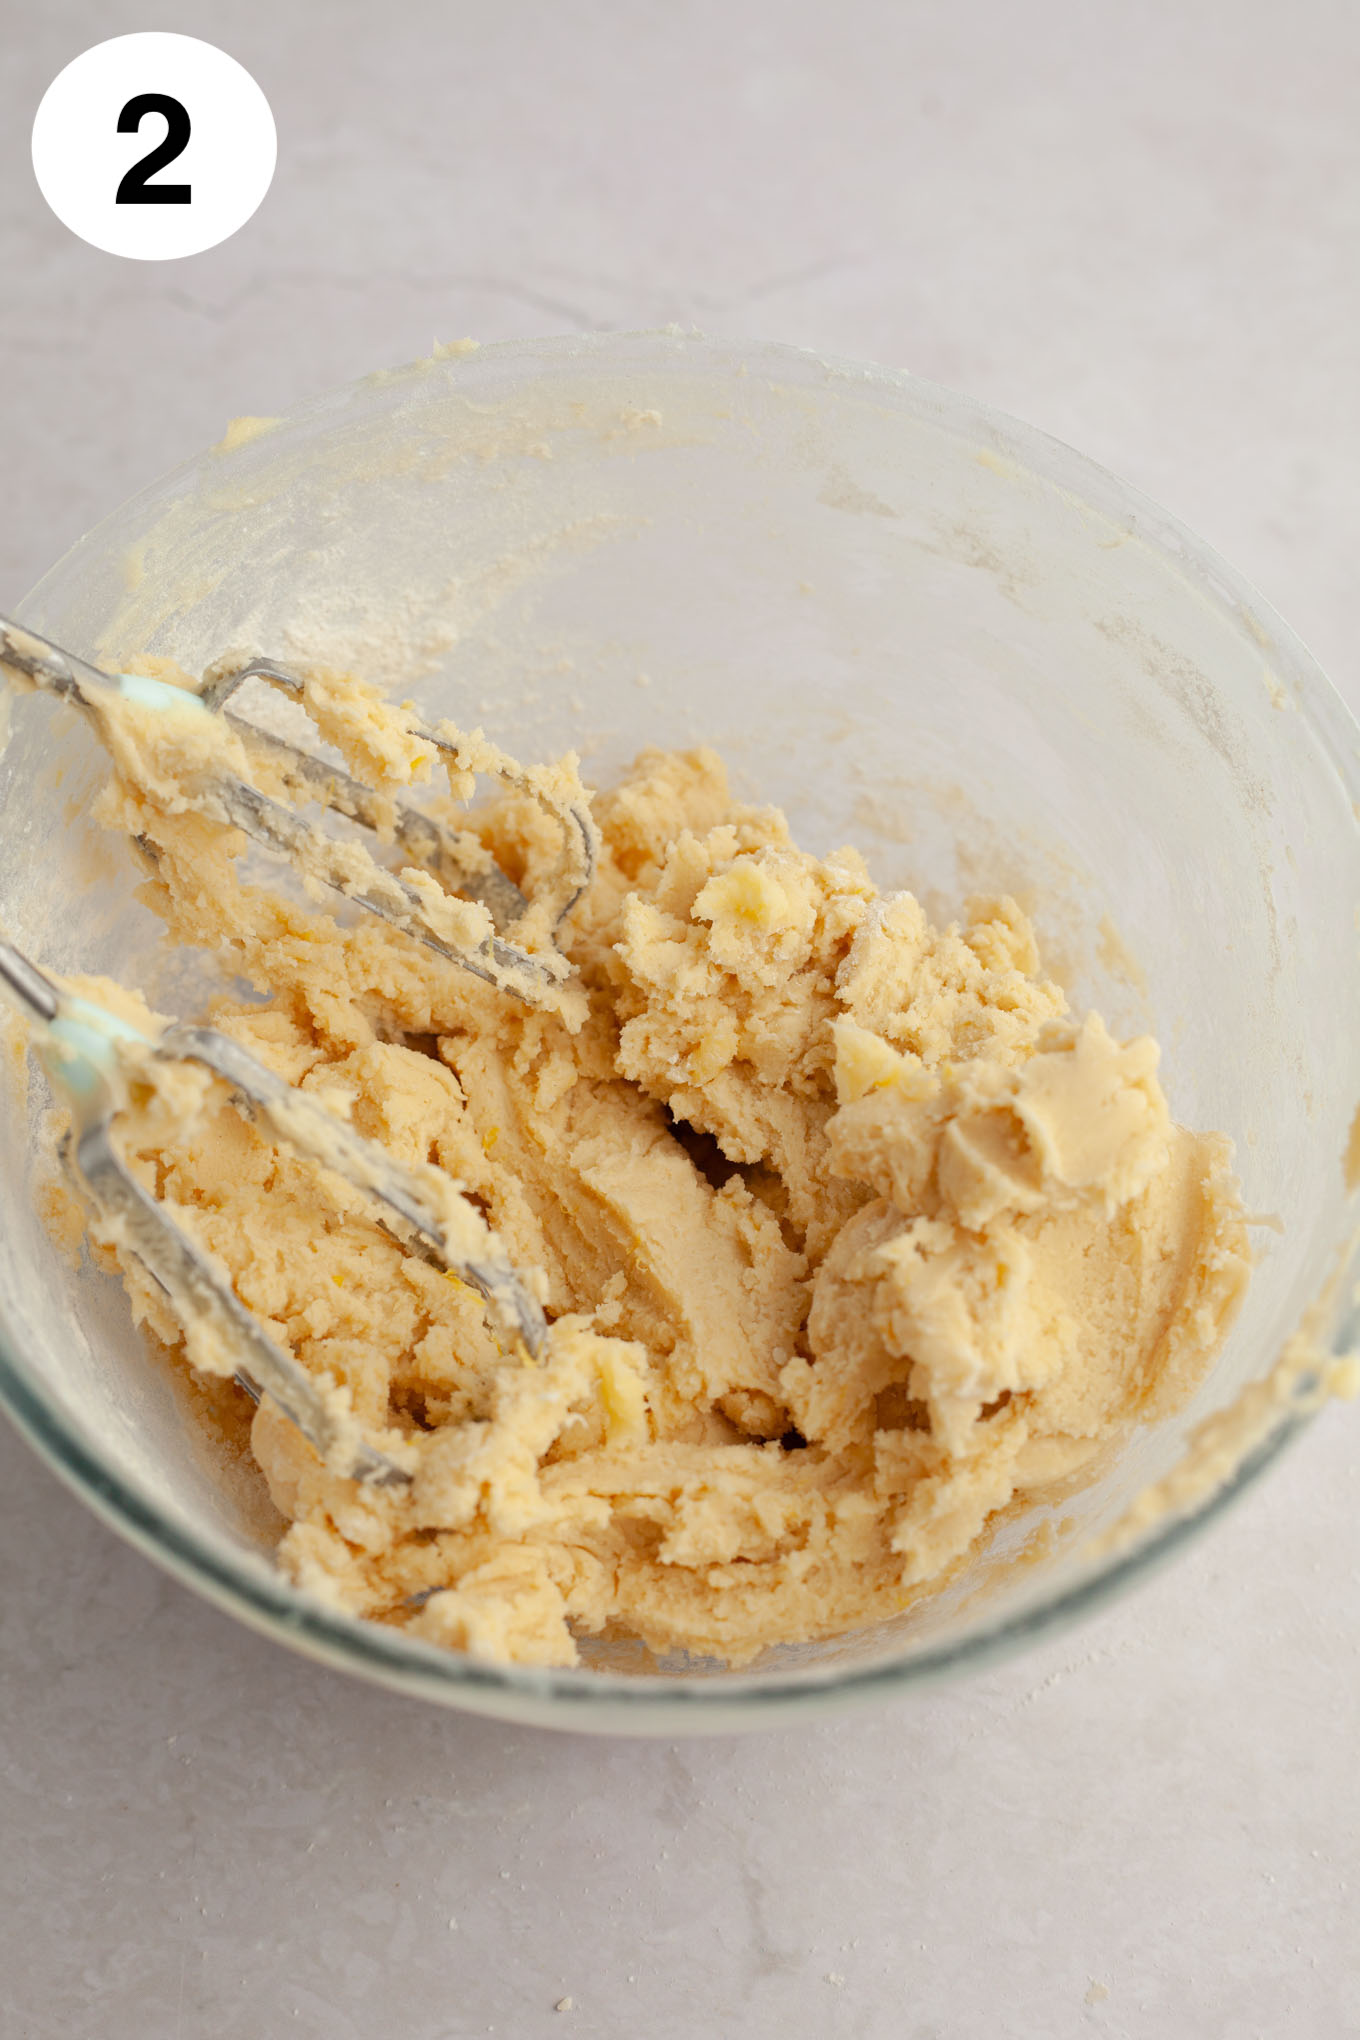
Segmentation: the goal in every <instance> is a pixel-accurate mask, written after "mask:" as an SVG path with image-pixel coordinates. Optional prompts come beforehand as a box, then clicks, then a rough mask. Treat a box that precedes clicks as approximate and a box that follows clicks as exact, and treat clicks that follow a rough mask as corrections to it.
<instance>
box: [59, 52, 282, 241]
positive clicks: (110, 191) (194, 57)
mask: <svg viewBox="0 0 1360 2040" xmlns="http://www.w3.org/2000/svg"><path fill="white" fill-rule="evenodd" d="M277 148H278V144H277V139H276V137H275V133H274V116H273V114H272V113H271V112H270V111H269V101H268V100H267V99H266V98H265V96H264V94H263V92H261V90H260V88H259V86H258V85H257V84H256V83H255V80H254V79H253V78H252V77H251V75H250V73H249V71H247V70H246V69H245V68H244V66H242V65H241V64H238V63H237V61H236V59H235V58H234V57H229V56H228V55H227V53H226V51H225V50H219V49H216V48H215V47H214V46H213V44H212V43H206V42H200V41H199V40H198V38H197V36H192V35H159V34H154V35H153V34H146V35H118V36H114V37H113V39H112V40H111V41H110V42H102V43H96V44H95V46H94V48H93V49H89V50H86V51H85V53H84V55H83V56H79V57H77V58H76V59H75V60H74V62H72V63H69V64H68V65H67V66H66V69H65V70H64V71H61V72H59V73H58V74H57V76H56V77H55V78H54V79H53V80H52V83H51V84H50V85H49V86H48V88H47V91H46V92H45V93H44V95H43V101H42V104H41V106H40V107H39V108H38V113H37V118H36V119H35V120H34V122H33V171H34V175H35V176H36V177H37V180H38V188H39V190H40V191H41V192H42V195H43V197H44V198H45V199H46V200H47V203H48V204H49V205H50V206H51V208H52V210H53V212H54V213H55V214H56V216H57V218H58V219H59V220H61V221H62V223H63V225H65V226H68V227H69V228H70V229H71V232H72V233H73V234H79V236H80V238H81V240H82V241H88V242H90V244H91V245H92V246H93V247H95V248H103V249H104V250H106V252H107V253H108V254H110V255H126V256H129V257H131V259H132V260H133V261H136V262H168V261H172V260H173V259H174V258H175V257H176V256H179V255H197V254H199V253H201V251H202V250H203V249H204V248H215V247H216V246H217V244H218V242H219V241H225V240H226V239H227V238H228V236H229V235H231V234H234V233H235V232H236V230H237V228H238V227H243V226H244V225H245V223H246V221H247V220H248V219H249V218H250V216H251V214H252V213H253V212H254V211H255V208H256V207H257V206H258V205H259V203H260V201H261V199H262V198H263V197H264V195H265V193H266V192H267V191H268V189H269V186H270V182H271V180H272V178H273V175H274V159H275V156H276V154H277Z"/></svg>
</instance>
